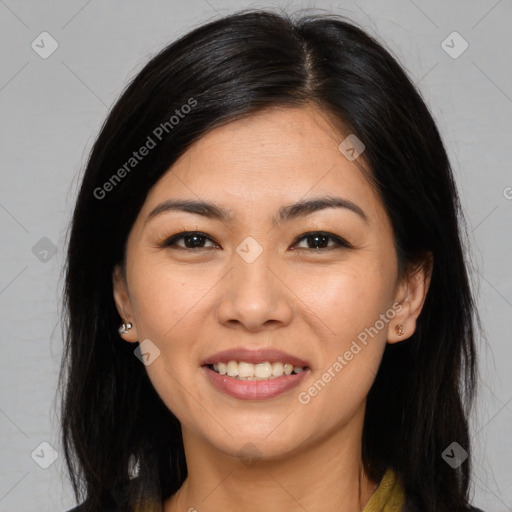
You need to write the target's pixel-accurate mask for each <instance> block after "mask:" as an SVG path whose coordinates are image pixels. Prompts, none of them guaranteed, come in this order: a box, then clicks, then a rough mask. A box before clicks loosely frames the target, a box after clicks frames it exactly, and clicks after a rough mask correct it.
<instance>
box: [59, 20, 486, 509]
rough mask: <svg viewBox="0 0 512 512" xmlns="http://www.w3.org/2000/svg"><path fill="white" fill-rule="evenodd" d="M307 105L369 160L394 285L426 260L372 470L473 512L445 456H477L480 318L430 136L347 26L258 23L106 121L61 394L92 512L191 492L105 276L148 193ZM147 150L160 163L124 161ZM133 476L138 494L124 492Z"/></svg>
mask: <svg viewBox="0 0 512 512" xmlns="http://www.w3.org/2000/svg"><path fill="white" fill-rule="evenodd" d="M306 103H312V104H315V105H317V106H319V107H320V108H321V109H322V111H323V112H325V113H327V114H328V115H329V116H330V117H331V118H333V119H335V120H337V122H339V125H340V127H342V128H343V129H344V130H345V133H346V134H348V133H353V134H356V136H357V137H358V138H359V139H360V140H361V141H362V142H363V143H364V145H365V146H366V150H365V152H364V161H365V162H366V164H367V167H368V169H369V170H370V173H371V178H372V180H373V182H374V184H375V186H376V188H377V190H378V192H379V194H380V197H381V198H382V201H383V203H384V206H385V208H386V210H387V212H388V214H389V217H390V219H391V222H392V226H393V229H394V235H395V240H396V246H397V254H398V260H399V264H400V268H401V269H405V268H406V267H407V266H410V265H411V264H417V263H418V262H421V261H423V260H424V259H425V255H427V254H431V255H432V257H433V260H432V261H433V266H432V277H431V283H430V288H429V291H428V294H427V297H426V300H425V303H424V307H423V310H422V313H421V315H420V317H419V319H418V323H417V329H416V332H415V333H414V335H413V336H412V337H411V339H409V340H407V341H405V342H401V343H397V344H395V345H389V344H388V345H387V346H386V349H385V353H384V357H383V360H382V364H381V366H380V369H379V372H378V374H377V377H376V380H375V383H374V385H373V386H372V388H371V390H370V393H369V396H368V400H367V407H366V417H365V424H364V430H363V446H362V449H363V462H364V465H365V468H366V470H367V472H368V474H369V475H370V476H371V477H372V478H374V479H379V478H381V477H382V475H383V473H384V471H385V469H386V468H388V467H391V468H393V469H394V470H395V472H397V473H398V474H399V476H400V477H401V478H402V481H403V483H404V486H405V490H406V495H407V500H408V503H410V504H415V505H416V506H417V507H418V508H419V509H421V510H422V511H424V512H434V511H435V512H442V511H447V512H448V511H449V512H455V511H462V510H466V509H467V506H468V493H469V484H470V469H471V466H470V458H469V457H468V459H467V460H466V461H465V462H463V463H462V464H461V465H460V466H459V467H458V468H457V469H453V468H452V467H451V466H450V465H449V464H447V463H446V462H445V460H443V457H442V453H443V451H444V450H445V449H446V448H447V447H448V446H449V445H450V444H451V443H452V442H454V441H455V442H457V443H458V444H459V445H460V446H462V447H463V448H464V449H465V450H466V451H467V452H468V453H470V446H469V435H468V421H467V416H468V414H469V411H470V408H471V405H472V402H473V399H474V393H475V374H476V362H475V346H474V343H475V342H474V336H475V331H476V323H477V321H478V316H477V313H476V311H475V307H474V301H473V297H472V294H471V289H470V285H469V280H468V271H467V266H466V259H465V258H466V257H465V255H464V250H463V238H462V237H461V235H462V234H463V230H464V229H465V228H464V224H463V218H462V214H461V209H460V204H459V199H458V196H457V191H456V187H455V184H454V178H453V176H452V171H451V168H450V164H449V161H448V158H447V154H446V152H445V149H444V146H443V143H442V140H441V137H440V135H439V132H438V130H437V128H436V124H435V122H434V120H433V118H432V115H431V114H430V112H429V110H428V108H427V106H426V105H425V103H424V101H423V100H422V98H421V96H420V95H419V93H418V92H417V90H416V89H415V87H414V85H413V84H412V82H411V81H410V79H409V78H408V77H407V75H406V73H405V72H404V70H403V69H402V68H401V66H400V65H399V64H398V63H397V61H396V60H395V59H394V58H393V57H392V56H391V54H390V53H389V52H388V51H387V50H385V49H384V48H383V46H382V45H381V44H379V43H378V42H377V41H376V40H375V39H373V38H372V37H370V36H369V35H368V34H366V33H365V32H364V31H363V30H361V29H360V28H358V27H356V26H355V25H354V24H352V23H351V22H348V21H346V20H345V19H343V18H341V17H339V16H335V15H322V16H320V15H315V14H308V15H305V16H300V17H299V16H294V15H288V14H282V13H280V14H277V13H274V12H270V11H261V10H247V11H241V12H239V13H236V14H234V15H230V16H227V17H224V18H222V19H219V20H216V21H213V22H210V23H208V24H205V25H203V26H200V27H198V28H196V29H194V30H193V31H191V32H190V33H188V34H187V35H185V36H184V37H182V38H181V39H179V40H178V41H176V42H174V43H172V44H171V45H169V46H167V47H166V48H164V49H163V50H162V51H161V52H160V53H158V54H157V55H156V56H154V57H153V58H152V59H151V60H150V61H149V62H148V64H147V65H145V67H144V68H143V69H142V71H140V73H138V74H137V76H136V77H135V78H134V79H133V81H132V82H131V83H130V84H129V86H128V87H127V88H126V90H125V91H124V92H123V94H122V96H121V98H120V99H119V100H118V101H117V103H116V104H115V105H114V107H113V108H112V110H111V112H110V114H109V116H108V118H107V120H106V121H105V123H104V125H103V127H102V129H101V132H100V134H99V136H98V138H97V140H96V142H95V143H94V146H93V148H92V151H91V154H90V157H89V160H88V163H87V166H86V169H85V173H84V176H83V181H82V184H81V188H80V191H79V194H78V199H77V202H76V207H75V210H74V215H73V219H72V224H71V226H70V227H71V230H70V236H69V250H68V254H67V265H66V280H65V290H64V306H65V319H64V320H65V321H64V329H65V351H64V356H63V360H62V367H61V378H60V384H61V386H62V387H64V392H63V394H62V413H61V414H62V436H63V446H64V450H65V457H66V461H67V464H68V468H69V471H70V474H71V480H72V485H73V488H74V492H75V495H76V497H77V499H78V500H82V499H84V498H85V499H86V506H87V507H88V508H87V510H91V511H92V510H97V509H98V508H99V506H100V503H102V502H103V501H105V500H106V499H107V498H106V497H107V496H108V495H109V494H110V493H111V492H115V491H116V490H118V489H120V488H122V487H123V486H124V487H125V488H128V489H129V494H128V502H127V503H126V508H127V509H129V508H130V507H132V506H133V505H134V504H135V503H136V502H140V501H144V502H145V503H148V502H151V503H162V502H163V500H165V499H166V498H167V497H169V496H170V495H171V494H173V493H174V492H176V490H177V489H179V487H180V486H181V484H182V483H183V481H184V480H185V478H186V476H187V467H186V462H185V457H184V450H183V442H182V437H181V428H180V423H179V421H178V420H177V419H176V417H175V416H174V415H173V414H172V413H171V412H170V411H169V410H168V408H167V407H166V406H165V405H164V403H163V402H162V401H161V399H160V398H159V396H158V395H157V393H156V391H155V390H154V388H153V386H152V384H151V383H150V381H149V379H148V376H147V373H146V371H145V367H144V365H142V364H140V361H139V360H138V359H137V358H136V357H134V355H133V345H132V344H129V343H126V342H124V341H123V340H122V339H121V338H120V337H119V335H118V332H117V328H118V326H119V324H120V323H121V318H120V317H119V315H118V313H117V310H116V307H115V304H114V300H113V292H112V277H111V276H112V270H113V267H114V265H115V264H116V263H119V262H121V263H122V262H123V261H124V254H125V243H126V239H127V236H128V234H129V232H130V229H131V227H132V225H133V223H134V221H135V219H136V217H137V215H138V212H139V211H140V208H141V206H142V204H143V203H144V201H145V198H146V195H147V193H148V191H149V189H150V188H151V187H152V186H153V185H154V184H155V183H156V182H157V181H158V179H159V178H160V177H161V176H162V175H163V174H164V173H165V172H166V171H167V170H168V169H169V167H170V166H171V165H172V164H173V163H174V162H175V161H176V160H177V158H178V157H179V156H180V155H181V154H183V152H184V151H186V150H187V148H188V147H189V146H190V145H191V144H192V143H193V142H194V141H196V140H197V139H198V138H200V137H202V136H203V135H204V134H205V133H206V132H208V131H209V130H212V129H213V128H215V127H218V126H220V125H222V124H224V123H227V122H230V121H233V120H235V119H238V118H241V117H244V116H249V115H251V114H252V113H254V112H257V111H259V110H261V109H265V108H271V107H275V106H280V107H283V106H284V107H286V106H294V107H300V106H304V105H305V104H306ZM185 105H188V107H185ZM172 116H174V118H172ZM158 128H159V129H158ZM157 134H159V136H157ZM148 137H149V138H151V141H152V143H153V145H154V146H153V148H152V149H151V150H150V151H149V152H148V154H147V155H146V156H144V158H142V157H141V158H140V159H137V160H133V161H132V160H130V159H131V158H132V157H133V152H134V151H136V150H138V149H139V148H140V147H142V146H143V145H146V146H147V145H149V139H148ZM128 162H129V165H127V163H128ZM121 169H124V172H123V171H121ZM133 460H137V461H138V464H139V476H138V478H136V479H131V480H130V478H129V474H128V467H129V464H130V461H133Z"/></svg>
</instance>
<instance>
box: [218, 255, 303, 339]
mask: <svg viewBox="0 0 512 512" xmlns="http://www.w3.org/2000/svg"><path fill="white" fill-rule="evenodd" d="M269 252H270V251H263V253H262V254H260V255H259V256H258V257H257V258H256V259H255V260H254V261H252V262H251V263H248V262H247V261H246V260H244V259H243V258H242V257H240V256H239V254H236V253H235V254H233V266H232V268H231V271H230V272H229V273H228V274H227V275H226V277H225V278H224V279H223V283H222V286H221V287H220V288H219V293H220V294H221V299H220V302H219V303H218V307H217V319H218V321H219V322H220V323H222V324H223V325H225V326H227V327H231V328H233V327H235V328H240V329H244V330H246V331H250V332H258V331H261V330H268V329H275V328H278V327H282V326H285V325H288V324H289V323H290V321H291V318H292V312H293V311H292V300H293V293H292V291H291V290H290V288H289V287H288V286H287V285H286V279H285V276H284V275H283V274H284V273H283V271H282V267H280V266H279V265H278V264H277V263H276V261H275V260H274V261H273V260H272V258H271V257H269V256H267V255H268V253H269ZM266 253H267V254H266ZM280 268H281V272H280V270H279V269H280Z"/></svg>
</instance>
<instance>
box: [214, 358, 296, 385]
mask: <svg viewBox="0 0 512 512" xmlns="http://www.w3.org/2000/svg"><path fill="white" fill-rule="evenodd" d="M213 369H214V370H215V371H216V372H217V373H220V375H228V376H229V377H237V378H238V380H268V379H274V378H276V377H281V376H282V375H291V374H292V373H300V372H302V371H304V368H303V367H302V366H293V365H292V364H290V363H286V364H283V363H281V362H275V363H269V362H268V361H265V362H264V363H256V364H253V363H246V362H245V361H240V362H238V361H228V362H218V363H216V364H214V365H213Z"/></svg>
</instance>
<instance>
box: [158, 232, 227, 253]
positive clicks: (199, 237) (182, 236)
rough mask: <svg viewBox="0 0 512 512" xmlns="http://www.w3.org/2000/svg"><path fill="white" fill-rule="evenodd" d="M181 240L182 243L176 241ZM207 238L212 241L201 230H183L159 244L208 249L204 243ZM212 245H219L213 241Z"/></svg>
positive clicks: (180, 247) (181, 247)
mask: <svg viewBox="0 0 512 512" xmlns="http://www.w3.org/2000/svg"><path fill="white" fill-rule="evenodd" d="M181 240H183V243H184V245H180V244H178V243H177V242H178V241H181ZM207 240H209V241H211V242H213V240H212V239H211V238H210V237H209V236H208V235H206V234H205V233H202V232H201V231H183V232H182V233H177V234H176V235H173V236H172V237H171V238H168V239H167V240H165V241H164V242H163V243H162V244H161V245H162V247H176V248H179V249H208V248H209V247H208V246H206V247H205V245H204V244H205V241H207ZM214 247H219V246H218V245H217V244H216V243H215V242H214Z"/></svg>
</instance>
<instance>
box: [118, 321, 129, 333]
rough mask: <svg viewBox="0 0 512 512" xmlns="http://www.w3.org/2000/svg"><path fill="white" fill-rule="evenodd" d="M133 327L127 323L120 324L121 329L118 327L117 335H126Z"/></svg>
mask: <svg viewBox="0 0 512 512" xmlns="http://www.w3.org/2000/svg"><path fill="white" fill-rule="evenodd" d="M132 327H133V324H132V323H130V322H128V323H126V324H125V323H122V324H121V327H119V329H118V331H119V334H126V333H127V332H128V331H129V330H130V329H131V328H132Z"/></svg>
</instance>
